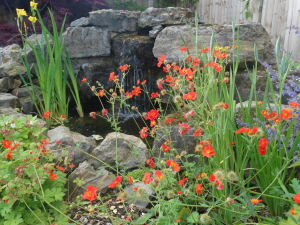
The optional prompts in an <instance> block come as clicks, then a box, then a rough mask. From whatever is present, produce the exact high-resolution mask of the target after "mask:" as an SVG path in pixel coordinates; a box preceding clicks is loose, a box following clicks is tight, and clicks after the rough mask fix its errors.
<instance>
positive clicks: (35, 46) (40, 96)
mask: <svg viewBox="0 0 300 225" xmlns="http://www.w3.org/2000/svg"><path fill="white" fill-rule="evenodd" d="M24 12H25V11H24ZM31 12H32V16H31V17H29V18H32V20H33V21H32V26H33V29H34V30H35V24H36V22H37V21H38V22H39V24H40V25H41V28H42V40H40V41H39V40H34V41H33V43H31V42H30V41H29V40H28V39H27V29H26V27H25V28H23V27H22V24H23V23H22V22H23V17H24V16H25V15H18V27H19V31H20V34H21V35H22V37H23V39H22V40H23V44H24V54H23V57H22V58H23V64H24V66H25V68H26V75H27V80H28V82H27V81H26V80H25V79H24V78H23V77H22V80H23V82H24V83H25V84H26V85H27V86H31V87H32V89H31V90H32V91H31V97H32V99H33V101H34V105H35V107H36V109H37V111H38V113H39V115H40V117H42V118H43V117H44V118H46V119H47V123H48V124H50V123H53V122H54V121H58V122H60V121H62V120H63V119H65V118H67V116H68V105H69V98H68V96H67V91H68V90H70V92H71V94H72V97H73V99H74V101H75V103H76V105H77V108H76V109H77V112H78V114H79V116H81V117H82V116H83V110H82V106H81V102H80V97H79V91H78V87H77V82H76V77H75V74H74V71H73V68H72V63H71V60H70V58H69V56H68V54H67V52H66V49H65V47H64V41H63V37H62V33H63V29H64V22H63V24H62V27H61V29H60V31H58V29H57V26H56V22H55V20H54V17H53V14H52V12H51V11H50V10H49V14H50V18H51V22H52V32H53V33H51V32H50V31H49V30H48V29H47V28H46V26H45V24H44V23H43V20H42V17H41V15H40V13H39V12H38V11H36V9H34V8H32V9H31ZM25 13H26V12H25ZM36 15H37V16H38V19H37V18H36V17H35V16H36ZM42 42H43V43H42ZM28 49H30V50H31V51H32V52H33V54H34V60H35V63H34V64H33V68H34V72H35V74H36V76H37V79H38V85H36V84H35V83H34V82H33V79H32V70H31V64H30V62H29V60H28V56H27V51H28ZM68 88H69V89H68Z"/></svg>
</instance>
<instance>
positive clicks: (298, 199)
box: [293, 193, 300, 204]
mask: <svg viewBox="0 0 300 225" xmlns="http://www.w3.org/2000/svg"><path fill="white" fill-rule="evenodd" d="M293 199H294V201H295V202H296V203H298V204H300V193H297V194H296V195H294V197H293Z"/></svg>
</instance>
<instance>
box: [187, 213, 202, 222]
mask: <svg viewBox="0 0 300 225" xmlns="http://www.w3.org/2000/svg"><path fill="white" fill-rule="evenodd" d="M199 220H200V215H199V213H198V212H192V213H191V214H190V215H189V216H188V218H187V222H188V223H189V224H190V223H192V224H193V223H198V222H199Z"/></svg>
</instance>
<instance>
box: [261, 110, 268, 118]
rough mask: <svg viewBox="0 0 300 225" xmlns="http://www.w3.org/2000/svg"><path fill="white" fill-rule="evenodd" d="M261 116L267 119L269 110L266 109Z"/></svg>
mask: <svg viewBox="0 0 300 225" xmlns="http://www.w3.org/2000/svg"><path fill="white" fill-rule="evenodd" d="M261 114H262V115H263V116H264V117H267V115H268V110H266V109H264V110H262V111H261Z"/></svg>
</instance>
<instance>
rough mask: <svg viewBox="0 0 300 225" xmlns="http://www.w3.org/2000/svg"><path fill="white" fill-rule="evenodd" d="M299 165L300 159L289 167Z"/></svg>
mask: <svg viewBox="0 0 300 225" xmlns="http://www.w3.org/2000/svg"><path fill="white" fill-rule="evenodd" d="M298 166H300V160H298V161H297V162H294V163H293V164H292V165H291V166H290V167H289V168H293V167H298Z"/></svg>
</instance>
